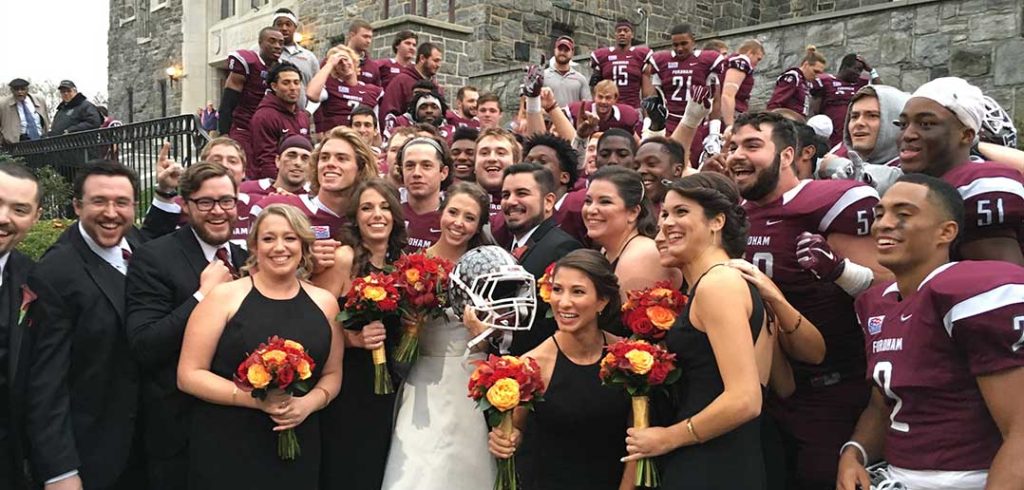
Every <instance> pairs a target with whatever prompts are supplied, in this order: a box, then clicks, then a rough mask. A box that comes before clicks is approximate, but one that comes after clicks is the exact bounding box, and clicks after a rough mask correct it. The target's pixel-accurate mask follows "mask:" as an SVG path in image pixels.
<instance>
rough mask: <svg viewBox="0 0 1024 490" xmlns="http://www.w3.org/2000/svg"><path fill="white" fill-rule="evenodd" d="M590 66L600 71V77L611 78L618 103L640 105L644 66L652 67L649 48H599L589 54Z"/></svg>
mask: <svg viewBox="0 0 1024 490" xmlns="http://www.w3.org/2000/svg"><path fill="white" fill-rule="evenodd" d="M590 62H591V68H592V69H595V70H599V71H600V72H601V78H602V79H604V80H612V81H614V82H615V86H617V87H618V88H619V103H622V104H626V105H628V106H630V107H640V89H641V85H642V84H643V74H644V68H645V67H646V66H647V65H652V68H653V67H654V66H653V65H654V61H653V58H652V57H651V49H650V48H648V47H647V46H631V47H630V48H629V49H627V50H624V51H623V50H620V49H618V48H615V47H613V48H600V49H598V50H596V51H594V52H593V53H592V54H591V55H590Z"/></svg>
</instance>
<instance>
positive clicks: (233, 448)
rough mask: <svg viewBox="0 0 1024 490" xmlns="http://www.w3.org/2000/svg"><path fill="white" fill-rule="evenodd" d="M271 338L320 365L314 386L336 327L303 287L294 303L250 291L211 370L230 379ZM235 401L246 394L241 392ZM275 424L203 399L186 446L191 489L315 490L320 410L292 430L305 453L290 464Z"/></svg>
mask: <svg viewBox="0 0 1024 490" xmlns="http://www.w3.org/2000/svg"><path fill="white" fill-rule="evenodd" d="M274 335H277V336H279V337H281V338H284V339H288V340H294V341H296V342H298V343H300V344H302V345H303V346H304V347H305V348H306V351H307V352H308V353H309V355H310V356H311V357H312V358H313V361H314V362H315V363H316V366H315V368H314V369H313V377H312V378H311V379H312V383H311V384H310V386H314V385H315V384H316V381H317V380H318V379H319V378H320V372H321V370H322V368H323V365H324V363H325V362H327V356H328V355H329V354H330V350H331V325H330V323H329V322H328V321H327V317H326V316H324V313H323V310H321V309H320V307H319V306H317V305H316V303H315V302H314V301H313V299H312V298H310V297H309V295H308V294H306V291H305V289H303V288H301V287H300V288H299V293H298V294H296V295H295V297H293V298H291V299H285V300H276V299H270V298H267V297H265V296H263V295H262V294H261V293H260V292H259V290H258V289H256V286H255V285H253V287H252V290H251V291H250V292H249V294H248V295H246V297H245V299H244V300H243V301H242V304H241V306H239V308H238V311H237V312H236V313H235V315H234V316H233V317H231V319H230V320H228V323H227V325H225V327H224V332H223V333H222V334H221V337H220V342H218V344H217V350H216V352H215V353H214V356H213V362H212V363H211V364H210V371H212V372H213V373H214V374H217V375H218V376H221V377H223V378H227V379H231V378H232V376H233V375H234V373H235V370H236V369H237V368H238V365H239V364H240V363H241V362H242V361H243V360H245V358H246V355H247V354H248V353H250V352H252V351H253V350H254V349H256V347H258V346H259V344H261V343H263V342H266V341H267V339H268V338H270V337H272V336H274ZM238 396H249V394H247V393H242V392H239V394H238ZM313 396H319V395H316V394H314V395H313ZM275 425H276V424H274V421H272V420H270V416H269V415H267V414H266V413H264V412H262V411H259V410H255V409H252V408H243V407H231V406H225V405H216V404H212V403H206V402H203V401H201V400H198V403H197V404H196V407H195V415H194V416H193V419H192V432H191V439H190V443H189V488H190V489H192V490H205V489H210V490H215V489H216V490H221V489H225V488H245V489H247V490H258V489H267V490H279V489H282V488H288V489H296V490H299V489H301V490H316V489H317V488H318V485H319V483H318V481H317V480H318V477H319V475H320V459H321V458H320V415H319V412H313V413H312V414H310V415H309V417H307V418H306V420H305V421H304V422H303V423H302V424H301V425H299V426H298V427H296V428H295V433H296V435H298V439H299V444H300V446H301V449H302V454H301V455H300V456H299V457H298V458H296V459H295V460H292V461H283V460H281V459H280V458H279V457H278V456H277V439H278V433H277V432H273V430H272V429H273V428H274V426H275Z"/></svg>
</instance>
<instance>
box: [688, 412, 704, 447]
mask: <svg viewBox="0 0 1024 490" xmlns="http://www.w3.org/2000/svg"><path fill="white" fill-rule="evenodd" d="M686 430H687V431H689V433H690V436H691V437H693V440H694V441H697V444H703V443H704V441H703V440H701V438H700V436H699V435H697V430H696V429H694V428H693V418H692V417H690V418H687V419H686Z"/></svg>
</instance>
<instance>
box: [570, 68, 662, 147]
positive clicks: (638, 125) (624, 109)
mask: <svg viewBox="0 0 1024 490" xmlns="http://www.w3.org/2000/svg"><path fill="white" fill-rule="evenodd" d="M584 111H585V112H589V113H593V114H596V115H597V128H596V130H597V131H608V130H609V129H611V128H619V129H623V130H626V131H629V132H631V133H633V134H635V135H637V136H640V132H641V131H642V130H643V126H644V119H643V117H641V116H640V112H638V111H637V110H636V109H634V108H633V107H632V106H630V105H628V104H621V103H619V88H618V87H616V86H615V82H613V81H611V80H601V81H600V82H598V84H597V86H596V87H594V100H593V101H589V100H581V101H579V102H573V103H571V104H569V105H568V106H567V107H566V108H565V109H563V110H562V112H564V113H565V115H566V117H568V118H569V122H570V123H571V124H572V125H573V126H578V125H579V124H580V123H581V122H582V118H581V115H582V114H583V113H584Z"/></svg>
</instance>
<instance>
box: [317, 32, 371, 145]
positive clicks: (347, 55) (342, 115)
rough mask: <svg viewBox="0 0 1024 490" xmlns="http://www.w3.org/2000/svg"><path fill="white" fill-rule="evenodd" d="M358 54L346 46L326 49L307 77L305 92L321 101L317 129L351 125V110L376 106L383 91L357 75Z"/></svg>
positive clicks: (318, 109) (325, 129) (327, 129)
mask: <svg viewBox="0 0 1024 490" xmlns="http://www.w3.org/2000/svg"><path fill="white" fill-rule="evenodd" d="M358 59H359V58H358V54H357V53H356V52H355V51H354V50H352V48H349V47H348V46H335V47H333V48H331V49H330V50H329V51H327V59H326V60H325V61H324V66H323V67H322V68H320V71H318V72H317V74H316V76H314V77H313V79H312V80H310V81H309V86H308V87H306V95H307V96H308V97H309V100H311V101H313V102H320V107H319V108H317V110H316V116H317V120H316V124H317V131H318V132H320V133H323V132H326V131H330V130H331V128H334V127H336V126H351V125H352V111H353V110H355V108H356V107H359V106H360V105H363V106H366V107H369V108H371V109H373V108H376V107H377V104H378V102H380V98H381V96H382V95H383V91H382V90H381V88H380V87H378V86H376V85H370V84H367V83H365V82H362V81H360V80H359V78H358V71H359V70H358V68H357V67H356V63H357V60H358Z"/></svg>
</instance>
